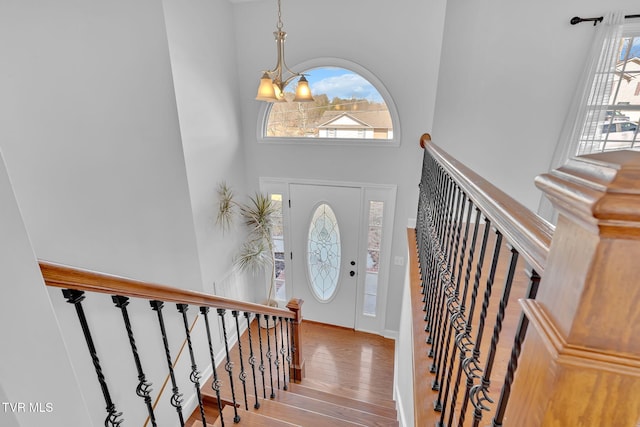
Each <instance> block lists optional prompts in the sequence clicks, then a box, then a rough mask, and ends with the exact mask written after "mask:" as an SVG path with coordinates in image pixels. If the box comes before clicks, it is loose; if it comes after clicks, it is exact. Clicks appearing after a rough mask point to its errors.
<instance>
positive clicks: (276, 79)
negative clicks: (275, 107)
mask: <svg viewBox="0 0 640 427" xmlns="http://www.w3.org/2000/svg"><path fill="white" fill-rule="evenodd" d="M273 35H274V36H275V38H276V46H277V49H278V62H277V63H276V66H275V68H274V69H273V70H267V71H264V73H263V74H262V77H261V78H260V86H259V87H258V95H257V96H256V99H257V100H258V101H267V102H277V101H286V99H285V97H284V88H285V87H286V86H287V85H288V84H289V83H291V81H292V80H293V79H295V78H297V77H300V79H299V80H298V87H297V88H296V96H295V98H294V99H293V100H294V101H295V102H311V101H313V97H312V96H311V89H309V82H308V81H307V79H306V78H305V77H304V74H302V73H295V72H293V71H291V70H290V69H289V67H287V64H286V63H285V62H284V39H285V38H286V37H287V33H285V32H284V31H282V12H281V10H280V0H278V25H277V26H276V31H274V32H273ZM285 71H286V72H287V73H289V74H290V75H289V77H287V78H286V80H283V76H282V73H283V72H285Z"/></svg>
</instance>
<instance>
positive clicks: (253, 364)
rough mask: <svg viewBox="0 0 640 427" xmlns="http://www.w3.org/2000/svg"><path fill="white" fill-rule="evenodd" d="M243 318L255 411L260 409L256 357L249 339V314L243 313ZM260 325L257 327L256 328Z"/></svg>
mask: <svg viewBox="0 0 640 427" xmlns="http://www.w3.org/2000/svg"><path fill="white" fill-rule="evenodd" d="M244 317H245V318H246V319H247V333H248V335H249V365H251V373H252V377H253V393H254V397H255V399H256V403H255V404H254V405H253V407H254V408H255V409H258V408H260V402H258V385H257V383H256V356H255V355H254V353H253V342H252V339H251V320H250V318H251V313H249V312H247V311H245V312H244ZM259 327H260V325H258V328H259Z"/></svg>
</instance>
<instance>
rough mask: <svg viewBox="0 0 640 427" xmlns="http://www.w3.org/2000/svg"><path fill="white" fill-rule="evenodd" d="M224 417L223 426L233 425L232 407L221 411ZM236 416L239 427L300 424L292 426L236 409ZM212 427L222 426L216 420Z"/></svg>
mask: <svg viewBox="0 0 640 427" xmlns="http://www.w3.org/2000/svg"><path fill="white" fill-rule="evenodd" d="M222 415H223V416H224V421H225V425H234V422H233V417H234V415H235V414H234V412H233V406H229V405H227V406H225V407H224V409H223V410H222ZM238 415H239V416H240V425H242V426H249V427H295V426H299V425H300V424H292V423H290V422H287V421H285V420H282V419H279V418H273V417H269V416H267V415H264V414H260V413H259V412H256V411H253V410H251V411H245V410H244V409H238ZM213 426H214V427H219V426H222V423H221V422H220V420H219V419H218V420H216V422H215V423H214V424H213Z"/></svg>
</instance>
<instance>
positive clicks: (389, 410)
mask: <svg viewBox="0 0 640 427" xmlns="http://www.w3.org/2000/svg"><path fill="white" fill-rule="evenodd" d="M289 392H291V393H296V394H300V395H303V396H307V397H311V398H314V399H318V400H324V401H325V402H330V403H335V404H337V405H342V406H348V407H349V408H353V409H357V410H360V411H364V412H369V413H371V414H375V415H379V416H381V417H385V418H391V419H393V420H395V419H397V417H398V412H397V411H396V408H395V402H393V401H392V402H391V404H392V405H393V406H391V405H388V404H387V402H384V403H385V404H384V405H382V404H378V403H372V402H368V401H364V400H360V399H354V398H352V397H348V396H343V395H340V394H336V393H331V392H327V391H323V390H319V389H316V388H313V387H308V386H305V385H302V384H296V383H291V384H289Z"/></svg>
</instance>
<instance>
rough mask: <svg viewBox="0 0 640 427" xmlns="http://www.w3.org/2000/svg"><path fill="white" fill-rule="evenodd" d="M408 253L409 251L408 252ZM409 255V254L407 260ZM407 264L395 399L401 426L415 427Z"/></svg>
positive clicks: (409, 285) (409, 293)
mask: <svg viewBox="0 0 640 427" xmlns="http://www.w3.org/2000/svg"><path fill="white" fill-rule="evenodd" d="M407 253H408V250H407ZM408 257H409V255H408V254H407V258H408ZM409 270H410V266H409V263H407V267H406V276H405V283H404V288H403V290H402V311H401V313H400V330H399V331H398V339H397V340H396V348H395V353H394V354H395V358H394V362H395V366H394V368H395V369H394V372H395V375H394V390H393V397H394V399H395V401H396V407H397V409H398V418H399V420H400V425H401V426H406V427H409V426H413V425H414V424H415V421H414V418H415V416H414V401H413V388H414V383H413V380H414V371H413V366H414V363H413V312H412V309H411V277H410V276H409Z"/></svg>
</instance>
